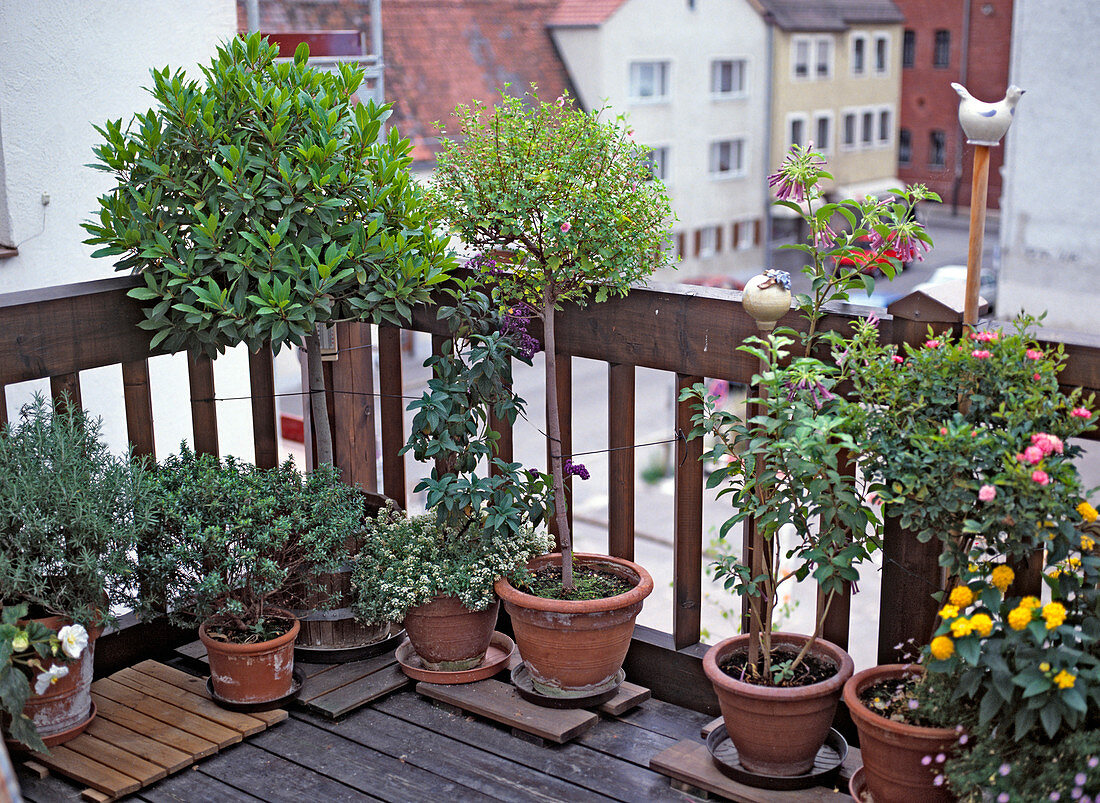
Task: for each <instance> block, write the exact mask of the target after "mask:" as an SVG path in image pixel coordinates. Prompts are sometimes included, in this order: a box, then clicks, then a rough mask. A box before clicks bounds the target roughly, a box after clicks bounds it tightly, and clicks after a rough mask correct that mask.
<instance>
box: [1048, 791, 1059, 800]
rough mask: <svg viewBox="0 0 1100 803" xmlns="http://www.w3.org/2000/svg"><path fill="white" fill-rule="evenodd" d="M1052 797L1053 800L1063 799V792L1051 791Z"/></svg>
mask: <svg viewBox="0 0 1100 803" xmlns="http://www.w3.org/2000/svg"><path fill="white" fill-rule="evenodd" d="M1050 799H1051V800H1061V799H1062V793H1061V792H1051V793H1050Z"/></svg>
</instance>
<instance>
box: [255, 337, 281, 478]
mask: <svg viewBox="0 0 1100 803" xmlns="http://www.w3.org/2000/svg"><path fill="white" fill-rule="evenodd" d="M248 382H249V388H250V391H251V393H252V440H253V442H254V444H255V447H256V465H257V466H258V467H260V468H273V467H274V466H275V465H276V464H277V463H278V462H279V434H278V425H277V423H276V416H275V362H274V360H273V359H272V354H271V345H270V342H265V343H264V345H263V346H261V347H260V350H259V351H257V352H256V353H254V354H253V353H250V354H249V355H248Z"/></svg>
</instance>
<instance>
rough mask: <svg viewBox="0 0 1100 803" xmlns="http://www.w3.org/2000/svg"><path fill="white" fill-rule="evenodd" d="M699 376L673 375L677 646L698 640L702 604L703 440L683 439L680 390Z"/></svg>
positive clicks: (685, 414)
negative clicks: (677, 438) (674, 381)
mask: <svg viewBox="0 0 1100 803" xmlns="http://www.w3.org/2000/svg"><path fill="white" fill-rule="evenodd" d="M702 381H703V378H702V377H700V376H690V375H687V374H680V373H678V374H676V399H677V402H676V430H677V432H678V433H682V434H683V436H684V437H683V438H681V439H680V440H678V441H677V443H676V504H675V514H674V520H675V528H676V532H675V535H674V539H673V543H674V546H673V551H674V553H675V556H674V559H673V560H674V563H673V568H672V596H673V612H672V637H673V641H674V642H675V644H676V648H677V649H682V648H684V647H686V646H688V645H689V644H695V643H696V642H697V641H699V617H700V613H701V611H702V606H703V577H702V571H703V463H702V460H701V459H700V458H702V456H703V439H702V438H696V439H695V440H690V441H689V440H687V439H686V438H687V436H688V434H689V433H690V432H691V430H692V425H691V416H692V412H693V411H692V407H691V403H690V402H681V401H679V398H680V392H681V391H682V390H684V389H686V388H690V387H691V386H692V385H695V384H696V383H699V382H702Z"/></svg>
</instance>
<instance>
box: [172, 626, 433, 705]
mask: <svg viewBox="0 0 1100 803" xmlns="http://www.w3.org/2000/svg"><path fill="white" fill-rule="evenodd" d="M176 654H177V655H178V656H179V657H180V658H182V659H183V660H184V661H186V662H187V664H188V665H190V666H193V667H195V668H196V669H198V670H200V671H202V670H204V669H205V668H206V666H207V658H206V648H205V647H204V646H203V645H202V642H201V641H194V642H191V643H190V644H185V645H183V646H182V647H178V648H177V649H176ZM294 666H295V667H297V668H298V669H300V670H301V671H302V673H303V674H304V675H305V678H306V682H305V684H304V685H303V686H302V692H301V694H299V695H298V700H297V704H298V705H299V706H301V707H303V708H305V709H307V710H309V711H313V712H314V713H316V714H320V715H321V716H323V717H328V718H329V719H336V718H337V717H342V716H344V715H345V714H348V713H350V712H352V711H354V710H356V709H357V708H362V707H363V706H364V705H366V704H367V703H369V702H371V701H373V700H377V699H378V698H379V697H382V696H384V695H387V694H389V693H390V692H392V691H397V690H398V689H403V688H405V687H406V686H407V685H409V683H410V682H411V681H410V680H409V679H408V678H407V677H406V676H405V674H404V673H403V672H402V671H401V667H400V666H399V665H398V663H397V659H396V658H395V657H394V654H393V651H388V652H386V653H385V654H383V655H379V656H376V657H374V658H367V659H365V660H363V661H351V662H349V663H345V664H310V663H303V662H302V661H295V663H294Z"/></svg>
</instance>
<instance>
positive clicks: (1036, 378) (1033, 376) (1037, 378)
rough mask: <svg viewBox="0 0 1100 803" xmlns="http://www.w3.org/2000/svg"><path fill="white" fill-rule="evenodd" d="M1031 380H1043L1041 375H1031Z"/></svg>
mask: <svg viewBox="0 0 1100 803" xmlns="http://www.w3.org/2000/svg"><path fill="white" fill-rule="evenodd" d="M1031 378H1032V379H1034V380H1035V381H1036V382H1038V381H1039V380H1040V379H1042V378H1043V375H1042V374H1032V375H1031Z"/></svg>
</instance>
